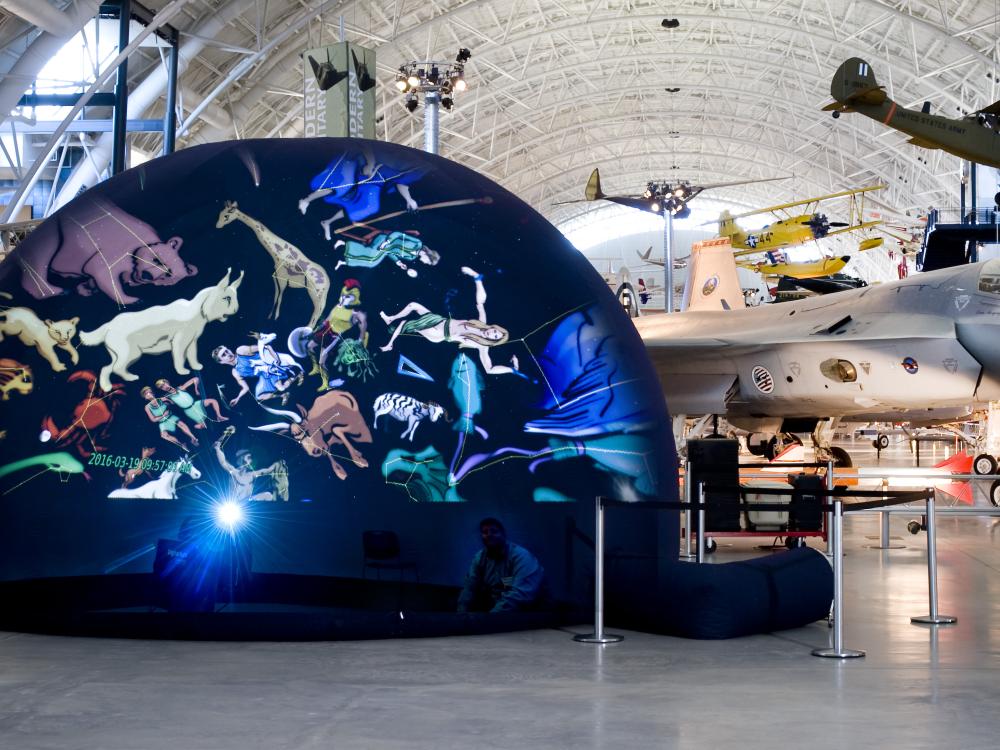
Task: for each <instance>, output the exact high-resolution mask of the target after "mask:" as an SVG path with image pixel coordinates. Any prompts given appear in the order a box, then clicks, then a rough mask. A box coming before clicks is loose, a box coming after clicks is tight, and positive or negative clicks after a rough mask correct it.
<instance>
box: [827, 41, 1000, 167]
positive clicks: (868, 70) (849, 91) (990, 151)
mask: <svg viewBox="0 0 1000 750" xmlns="http://www.w3.org/2000/svg"><path fill="white" fill-rule="evenodd" d="M830 95H831V96H833V98H834V99H835V100H836V101H835V102H834V103H833V104H828V105H826V106H825V107H823V109H824V110H825V111H831V110H832V111H833V116H834V117H840V113H841V112H860V113H861V114H863V115H864V116H865V117H870V118H872V119H873V120H878V121H879V122H881V123H883V124H885V125H888V126H889V127H890V128H895V129H896V130H901V131H902V132H904V133H906V134H907V135H909V136H910V143H912V144H914V145H915V146H922V147H923V148H939V149H941V150H943V151H947V152H948V153H949V154H954V155H955V156H958V157H961V158H962V159H968V160H969V161H974V162H977V163H979V164H985V165H987V166H991V167H998V168H1000V101H998V102H994V103H993V104H991V105H990V106H988V107H985V108H984V109H981V110H979V111H978V112H973V113H971V114H970V115H968V116H967V117H963V118H961V119H952V118H949V117H942V116H940V115H932V114H931V113H930V111H931V104H930V102H925V103H924V106H923V109H921V110H919V111H918V110H915V109H906V108H905V107H901V106H899V105H898V104H897V103H896V102H894V101H893V100H892V99H890V98H889V97H888V96H887V95H886V93H885V89H884V88H883V87H882V86H879V85H878V81H876V80H875V73H874V72H873V71H872V67H871V65H869V64H868V63H866V62H865V61H864V60H862V59H860V58H857V57H852V58H851V59H850V60H848V61H847V62H845V63H843V64H842V65H841V66H840V67H839V68H837V72H836V73H834V75H833V81H832V82H831V83H830Z"/></svg>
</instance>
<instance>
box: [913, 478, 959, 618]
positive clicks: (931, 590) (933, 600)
mask: <svg viewBox="0 0 1000 750" xmlns="http://www.w3.org/2000/svg"><path fill="white" fill-rule="evenodd" d="M924 491H925V492H926V493H927V589H928V599H930V610H931V611H930V614H927V615H921V616H920V617H911V618H910V622H913V623H918V624H920V625H951V624H952V623H955V622H958V618H957V617H952V616H951V615H942V614H941V613H939V612H938V587H937V524H936V523H935V521H934V500H935V495H936V494H937V490H935V489H934V488H933V487H927V488H925V490H924Z"/></svg>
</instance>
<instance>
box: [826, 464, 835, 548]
mask: <svg viewBox="0 0 1000 750" xmlns="http://www.w3.org/2000/svg"><path fill="white" fill-rule="evenodd" d="M826 489H827V492H833V459H830V460H829V461H827V462H826ZM832 502H833V497H832V496H830V495H827V497H826V503H824V505H829V504H830V503H832ZM832 526H833V512H832V511H829V510H828V511H827V512H826V556H827V557H832V556H833V554H834V552H833V550H832V548H831V547H832V545H831V544H830V529H831V527H832Z"/></svg>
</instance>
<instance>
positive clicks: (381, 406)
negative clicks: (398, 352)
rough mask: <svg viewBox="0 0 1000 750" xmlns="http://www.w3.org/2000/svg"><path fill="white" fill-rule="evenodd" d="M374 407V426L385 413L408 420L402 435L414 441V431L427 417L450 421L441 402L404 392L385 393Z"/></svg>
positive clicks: (402, 420) (376, 400) (434, 419)
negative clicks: (423, 399)
mask: <svg viewBox="0 0 1000 750" xmlns="http://www.w3.org/2000/svg"><path fill="white" fill-rule="evenodd" d="M373 408H374V410H375V419H373V420H372V427H378V418H379V417H381V416H384V415H388V416H390V417H392V418H393V419H398V420H399V421H400V422H406V429H405V430H403V434H402V435H400V437H401V438H405V437H409V439H410V442H413V433H415V432H416V431H417V427H418V426H419V424H420V423H421V422H422V421H424V420H425V419H428V418H429V419H430V420H431V422H437V421H438V420H439V419H440V418H441V417H444V419H445V421H446V422H447V421H449V420H448V412H446V411H445V410H444V407H442V406H441V405H440V404H436V403H434V402H433V401H429V402H427V403H424V402H423V401H418V400H417V399H415V398H413V396H407V395H405V394H403V393H383V394H382V395H381V396H379V397H378V398H376V399H375V403H374V405H373Z"/></svg>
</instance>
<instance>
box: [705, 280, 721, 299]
mask: <svg viewBox="0 0 1000 750" xmlns="http://www.w3.org/2000/svg"><path fill="white" fill-rule="evenodd" d="M718 288H719V277H718V276H709V277H708V280H707V281H705V284H704V285H703V286H702V288H701V294H702V296H703V297H707V296H708V295H710V294H711V293H712V292H714V291H715V290H716V289H718Z"/></svg>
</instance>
